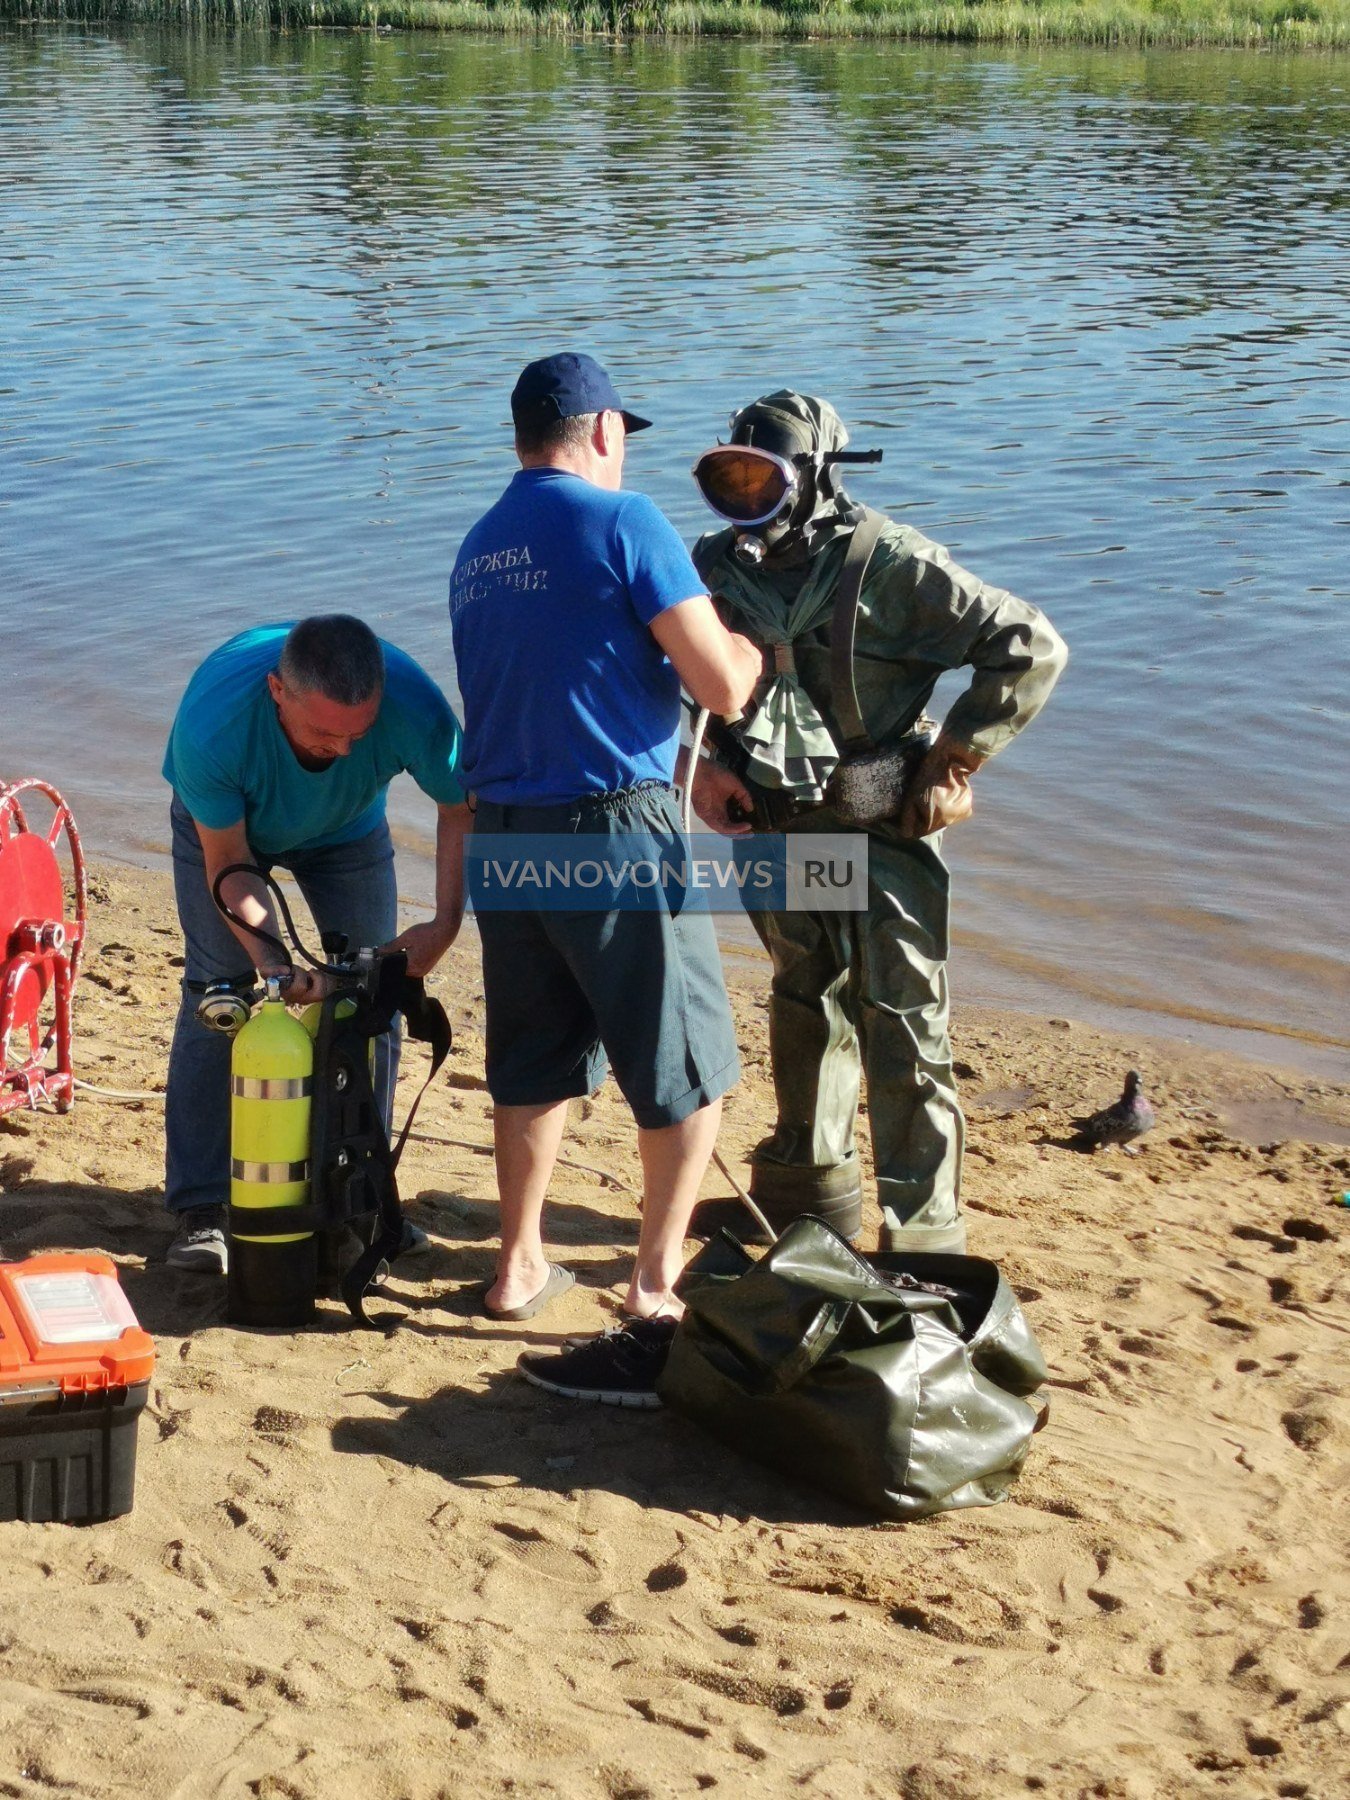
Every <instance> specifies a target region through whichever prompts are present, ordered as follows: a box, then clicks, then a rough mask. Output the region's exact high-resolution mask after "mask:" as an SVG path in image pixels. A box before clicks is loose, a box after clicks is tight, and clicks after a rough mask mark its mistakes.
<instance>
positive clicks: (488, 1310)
mask: <svg viewBox="0 0 1350 1800" xmlns="http://www.w3.org/2000/svg"><path fill="white" fill-rule="evenodd" d="M576 1279H577V1278H576V1276H575V1275H574V1274H573V1273H572V1271H571V1270H570V1269H560V1268H559V1267H558V1265H557V1263H550V1264H549V1265H548V1280H547V1281H546V1282H545V1283H544V1285H543V1287H541V1288H540V1290H539V1292H538V1293H537V1294H536V1295H535V1296H534V1298H533V1300H527V1301H526V1302H525V1304H524V1305H523V1306H508V1307H507V1308H506V1309H505V1311H503V1312H498V1311H497V1310H496V1308H495V1307H491V1306H489V1305H488V1303H487V1300H486V1299H484V1301H483V1316H484V1317H485V1318H488V1319H495V1320H496V1321H497V1322H498V1323H499V1324H504V1325H518V1324H520V1323H521V1322H522V1321H524V1320H525V1319H532V1318H533V1317H534V1315H535V1314H536V1313H539V1312H542V1311H543V1310H544V1308H545V1307H546V1306H547V1305H548V1303H549V1301H550V1300H556V1299H557V1298H558V1296H559V1294H565V1293H566V1292H567V1290H568V1288H570V1287H573V1286H575V1284H576ZM484 1292H485V1293H486V1290H484Z"/></svg>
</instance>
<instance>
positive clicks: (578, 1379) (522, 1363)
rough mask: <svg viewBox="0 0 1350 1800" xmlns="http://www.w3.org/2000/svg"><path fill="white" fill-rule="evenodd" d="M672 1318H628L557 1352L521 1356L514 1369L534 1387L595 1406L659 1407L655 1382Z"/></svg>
mask: <svg viewBox="0 0 1350 1800" xmlns="http://www.w3.org/2000/svg"><path fill="white" fill-rule="evenodd" d="M678 1324H679V1320H678V1319H633V1320H632V1321H630V1323H629V1324H627V1325H620V1326H617V1327H616V1328H615V1329H614V1330H613V1331H607V1332H605V1333H604V1335H603V1336H602V1337H596V1338H591V1339H590V1340H589V1342H587V1343H584V1344H579V1345H578V1346H577V1348H576V1349H575V1350H564V1351H563V1353H562V1354H561V1355H560V1356H539V1355H525V1356H522V1357H521V1358H520V1360H519V1362H518V1363H517V1364H516V1367H517V1368H518V1369H519V1370H520V1372H521V1374H522V1375H523V1376H524V1377H525V1379H526V1381H532V1382H533V1383H534V1385H535V1386H536V1387H541V1388H546V1389H547V1390H548V1392H549V1393H550V1394H562V1395H563V1396H564V1397H565V1398H566V1399H568V1400H589V1401H591V1402H592V1403H593V1404H594V1405H598V1406H636V1407H644V1408H652V1407H657V1406H660V1404H661V1397H660V1395H659V1394H658V1393H657V1391H656V1383H657V1380H658V1379H659V1377H660V1374H661V1371H662V1369H664V1368H665V1366H666V1357H667V1355H668V1354H669V1351H670V1345H671V1340H672V1338H673V1337H674V1336H675V1329H676V1327H677V1325H678Z"/></svg>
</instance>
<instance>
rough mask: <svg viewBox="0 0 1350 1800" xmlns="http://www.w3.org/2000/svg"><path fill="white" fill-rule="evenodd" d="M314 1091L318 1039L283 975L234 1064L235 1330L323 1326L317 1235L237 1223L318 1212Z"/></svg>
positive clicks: (241, 1039) (229, 1312) (230, 1306)
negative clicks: (249, 1217) (291, 1000)
mask: <svg viewBox="0 0 1350 1800" xmlns="http://www.w3.org/2000/svg"><path fill="white" fill-rule="evenodd" d="M313 1088H314V1039H313V1038H312V1037H311V1035H310V1033H309V1032H308V1031H306V1029H305V1027H304V1025H303V1024H302V1023H301V1021H300V1020H299V1019H295V1018H292V1017H291V1015H290V1013H288V1012H287V1010H286V1007H285V1005H284V1003H283V1002H282V999H281V985H280V983H279V982H278V981H277V980H276V979H275V977H273V978H271V979H269V981H268V983H267V997H266V999H265V1000H264V1001H263V1003H262V1005H261V1006H260V1007H259V1009H258V1011H257V1012H256V1013H255V1014H254V1015H253V1017H252V1018H251V1019H250V1020H249V1021H248V1023H247V1024H246V1025H244V1026H242V1027H241V1028H240V1030H239V1031H238V1032H237V1033H236V1035H235V1039H234V1046H233V1049H232V1052H231V1056H230V1206H231V1208H232V1221H231V1229H230V1261H229V1276H228V1288H227V1294H226V1302H225V1316H226V1318H227V1319H228V1320H229V1322H230V1324H232V1325H308V1324H309V1323H311V1321H312V1320H313V1318H314V1295H315V1289H316V1285H317V1279H318V1251H317V1244H316V1240H315V1236H314V1232H313V1230H312V1229H310V1230H301V1231H294V1232H286V1233H285V1234H283V1235H271V1234H270V1233H269V1235H266V1236H264V1235H258V1236H251V1235H249V1234H248V1232H247V1229H246V1225H247V1221H243V1223H244V1225H245V1229H244V1230H237V1229H236V1228H235V1223H234V1220H235V1218H237V1217H238V1215H239V1214H246V1213H248V1212H254V1211H256V1212H260V1213H261V1212H264V1211H266V1212H271V1211H272V1210H273V1209H277V1208H288V1209H305V1210H307V1209H308V1201H309V1186H310V1182H309V1175H310V1170H309V1149H310V1131H309V1126H310V1111H311V1095H312V1093H313ZM257 1222H258V1223H259V1224H260V1225H261V1224H263V1223H264V1221H263V1220H261V1219H259V1220H258V1221H257ZM281 1222H282V1223H284V1221H281ZM269 1223H270V1224H272V1225H273V1226H274V1225H275V1223H276V1221H269ZM297 1223H299V1221H298V1220H297Z"/></svg>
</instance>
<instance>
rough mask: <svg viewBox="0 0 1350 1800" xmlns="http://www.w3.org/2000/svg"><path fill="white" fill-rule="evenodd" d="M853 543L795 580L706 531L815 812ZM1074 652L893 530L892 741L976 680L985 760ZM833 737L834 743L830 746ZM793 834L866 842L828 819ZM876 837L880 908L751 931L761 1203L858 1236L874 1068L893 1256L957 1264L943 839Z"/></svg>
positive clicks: (800, 794) (867, 686)
mask: <svg viewBox="0 0 1350 1800" xmlns="http://www.w3.org/2000/svg"><path fill="white" fill-rule="evenodd" d="M769 398H770V399H771V400H772V401H774V402H776V403H777V404H778V406H779V407H780V408H784V409H785V410H787V411H788V412H790V413H792V414H794V415H796V416H799V417H800V418H801V419H802V421H803V423H804V426H805V427H806V429H807V431H808V432H809V433H810V434H811V435H812V436H813V437H814V440H815V447H820V448H839V447H842V445H843V443H844V442H846V441H847V434H846V433H845V432H844V428H843V426H842V423H841V422H840V421H839V419H838V416H837V414H835V412H834V411H833V409H832V408H831V407H829V406H828V405H826V404H825V403H823V402H819V401H814V400H811V399H810V398H809V397H806V396H799V395H795V394H791V393H787V392H784V393H780V394H778V395H774V396H770V397H769ZM757 404H759V405H763V404H766V402H760V403H757ZM834 505H835V503H834V502H831V507H832V508H833V507H834ZM850 535H851V526H850V525H849V524H847V523H846V522H845V523H837V522H834V521H832V522H830V523H829V525H828V527H827V529H826V530H825V531H823V532H817V533H816V534H815V536H814V541H813V546H812V551H811V554H810V556H809V557H807V558H802V556H801V553H800V551H799V552H798V566H797V567H796V568H793V567H791V566H784V564H785V563H786V564H788V565H790V563H791V561H792V553H791V551H790V550H789V552H788V554H787V556H786V557H784V556H782V555H780V554H775V555H773V556H771V557H770V558H769V560H768V561H767V562H765V563H762V564H760V565H759V566H758V567H748V566H746V564H745V563H743V562H742V561H740V560H739V559H738V558H737V557H736V556H735V555H734V553H733V550H734V545H735V541H736V536H737V533H736V531H735V529H728V530H724V531H718V532H713V533H709V534H708V535H707V536H705V537H703V538H702V539H700V541H699V543H698V545H697V546H696V548H695V551H694V561H695V563H696V565H697V567H698V569H699V572H700V574H701V575H702V576H703V579H704V580H705V581H706V582H707V584H708V588H709V591H710V592H711V593H712V594H713V595H714V597H715V598H716V600H717V602H718V607H719V611H720V612H721V614H722V616H723V617H724V619H725V620H726V622H727V623H728V624H729V625H730V626H732V628H733V629H735V630H737V631H741V632H744V633H745V634H746V635H747V636H749V637H751V638H752V639H753V640H754V641H756V642H757V643H759V644H761V645H763V646H765V647H766V649H769V650H770V651H776V654H775V655H772V656H771V657H770V659H769V667H770V668H771V669H772V668H773V667H774V665H775V664H776V665H777V669H778V672H777V673H776V674H774V675H771V676H770V677H769V679H768V681H767V684H766V687H765V688H763V689H762V690H761V692H760V696H759V698H760V709H759V713H758V715H757V717H758V724H757V726H754V727H753V729H752V732H751V737H752V739H753V738H754V737H755V736H756V735H757V736H758V738H759V740H760V741H759V742H753V741H752V742H749V743H747V744H745V745H744V748H745V749H746V750H748V751H749V752H750V763H751V767H750V770H749V773H750V774H751V775H752V776H753V777H754V779H755V780H756V781H758V782H759V783H760V784H761V785H763V786H765V787H767V788H769V789H771V790H772V789H778V790H779V792H780V793H781V794H786V795H790V796H793V797H795V798H796V800H797V802H798V804H801V803H802V802H803V801H806V802H808V803H809V802H810V801H812V800H815V799H816V798H817V796H818V794H819V791H820V784H821V782H822V781H823V778H824V776H825V775H827V774H828V772H829V767H830V765H831V763H832V761H833V755H832V748H833V746H834V745H838V744H840V743H841V742H842V738H841V736H840V732H839V727H838V724H837V721H836V718H835V715H834V711H833V706H832V695H831V680H830V654H829V645H830V626H831V609H832V605H833V599H834V592H835V588H836V586H837V583H838V580H839V575H840V571H841V570H842V567H843V562H844V556H845V553H846V549H847V543H848V538H849V536H850ZM775 565H777V566H775ZM780 646H789V648H787V649H783V648H780ZM1066 658H1067V652H1066V650H1065V647H1064V644H1063V642H1062V641H1061V639H1060V638H1059V637H1058V635H1057V634H1056V633H1055V631H1054V630H1053V628H1052V627H1051V626H1050V624H1049V623H1048V621H1047V620H1046V619H1045V617H1044V616H1043V615H1042V614H1041V613H1040V612H1039V611H1038V610H1037V608H1036V607H1034V606H1031V605H1029V604H1028V603H1027V602H1026V601H1024V600H1019V599H1017V598H1016V596H1015V595H1013V594H1010V593H1008V592H1007V591H1006V590H1004V589H1002V588H995V587H990V586H988V585H987V584H986V583H985V582H982V581H980V580H978V579H977V578H976V577H975V576H974V575H971V574H969V573H968V572H967V571H966V570H965V569H963V568H961V567H960V566H959V565H958V564H956V563H955V562H953V561H952V559H951V557H950V556H949V555H948V554H947V552H946V550H944V549H943V548H942V546H941V545H939V544H935V543H933V542H932V541H931V540H930V539H928V538H926V537H924V536H923V535H922V533H920V532H918V531H916V530H914V529H913V527H911V526H908V525H898V524H895V523H893V522H891V521H889V520H888V521H887V522H886V524H885V527H884V529H883V532H882V535H881V538H880V540H879V542H878V543H877V546H876V549H875V551H874V552H873V554H872V558H871V561H870V563H869V565H868V569H867V575H866V579H865V581H864V584H863V588H862V593H861V599H860V605H859V612H858V622H857V636H856V641H855V659H854V673H855V681H856V686H857V692H858V701H859V706H860V709H861V712H862V716H863V720H864V723H865V725H866V727H867V730H868V732H869V734H870V736H871V737H872V739H873V740H874V742H875V743H876V744H878V745H891V744H895V743H897V742H898V741H900V740H902V739H903V738H904V737H905V736H906V735H907V734H911V733H913V731H914V730H915V727H916V725H917V724H918V721H919V720H920V718H921V716H922V714H923V711H924V707H925V704H926V702H927V701H928V699H929V697H930V696H931V694H932V692H933V688H934V685H935V684H936V682H937V680H938V677H939V676H940V675H942V673H943V672H944V671H945V670H948V669H956V668H962V667H968V668H971V669H973V670H974V674H973V676H972V679H971V682H970V685H969V687H968V688H967V689H966V691H965V692H964V693H963V694H962V695H961V696H960V697H959V698H958V699H957V701H956V702H955V704H954V705H953V706H952V708H951V710H950V712H949V713H948V714H947V717H946V720H945V723H944V726H943V735H944V737H946V738H952V739H955V740H956V741H957V742H958V743H959V744H961V745H964V746H966V747H968V749H969V750H971V751H972V752H974V753H975V754H976V756H977V757H978V758H979V759H984V758H987V757H990V756H993V755H995V754H996V753H997V752H998V751H1000V750H1002V749H1003V747H1004V746H1005V745H1006V744H1008V743H1010V742H1011V741H1012V739H1013V738H1014V737H1015V736H1016V735H1017V733H1018V732H1019V731H1021V729H1022V728H1023V726H1025V725H1026V724H1027V723H1028V722H1029V721H1030V720H1031V719H1033V718H1034V717H1035V715H1036V714H1037V713H1038V712H1039V711H1040V709H1041V707H1042V706H1043V705H1044V704H1045V701H1046V699H1047V697H1048V695H1049V693H1050V690H1051V688H1052V687H1053V686H1054V684H1055V681H1056V680H1057V679H1058V676H1059V674H1060V672H1061V670H1062V669H1063V667H1064V664H1065V661H1066ZM766 721H768V723H766ZM821 726H823V727H824V729H825V731H826V732H828V733H829V734H830V738H831V739H832V744H830V743H825V744H823V746H822V739H821V736H820V727H821ZM822 747H823V749H824V751H825V755H824V757H823V759H822V757H821V755H820V754H819V753H820V751H821V749H822ZM813 752H814V753H815V754H814V755H813V754H812V753H813ZM794 788H795V794H794ZM785 829H788V830H803V831H811V832H831V831H842V830H845V829H850V828H848V827H845V826H844V825H842V824H841V822H840V821H839V820H838V819H837V818H836V817H835V816H834V815H833V813H832V812H831V811H830V809H829V808H828V806H824V805H818V806H813V807H811V808H810V810H805V811H801V812H800V813H798V814H797V815H796V817H795V818H794V819H793V820H792V822H791V823H789V824H788V825H786V826H785ZM868 839H869V887H868V892H869V904H868V908H867V911H866V912H865V913H807V912H795V913H765V914H760V915H758V916H757V917H756V918H755V921H754V923H755V926H756V929H757V931H758V933H759V935H760V938H761V939H762V941H763V943H764V945H765V947H766V949H767V950H768V951H769V954H770V956H771V957H772V959H773V987H772V997H771V1001H770V1014H769V1018H770V1047H771V1052H772V1059H773V1075H774V1087H775V1091H776V1095H777V1103H778V1122H777V1126H776V1129H775V1130H774V1132H773V1134H772V1135H771V1136H770V1137H769V1138H767V1139H766V1140H765V1141H764V1142H763V1143H761V1144H760V1145H759V1147H758V1148H757V1150H756V1152H755V1155H754V1159H753V1167H752V1176H751V1191H752V1193H753V1194H754V1195H755V1198H756V1199H757V1200H758V1201H759V1202H760V1204H761V1206H763V1207H764V1208H765V1210H766V1211H767V1212H768V1213H769V1214H770V1216H771V1218H773V1220H774V1223H775V1224H781V1223H782V1222H783V1221H784V1220H785V1219H787V1218H790V1217H792V1216H794V1215H795V1214H796V1213H798V1212H802V1211H815V1212H821V1213H823V1214H824V1215H825V1216H826V1217H831V1218H833V1219H834V1220H835V1221H836V1222H837V1223H839V1224H840V1225H841V1228H843V1229H845V1230H848V1229H849V1227H850V1225H851V1226H852V1228H853V1229H855V1230H856V1228H857V1221H858V1213H857V1199H858V1196H859V1193H860V1184H859V1180H858V1174H857V1169H858V1164H857V1153H856V1150H855V1147H854V1120H855V1115H856V1112H857V1104H858V1093H859V1077H860V1072H861V1069H862V1068H864V1067H865V1069H866V1072H867V1091H868V1106H869V1115H870V1124H871V1134H872V1147H873V1155H874V1159H875V1165H876V1175H877V1189H878V1200H879V1202H880V1205H881V1209H882V1216H883V1232H882V1239H883V1246H884V1247H894V1248H907V1249H915V1250H943V1251H960V1250H962V1249H964V1241H965V1227H964V1222H963V1220H962V1218H961V1214H960V1181H961V1159H962V1148H963V1142H964V1130H965V1124H964V1119H963V1117H962V1113H961V1107H960V1104H959V1101H958V1099H957V1093H956V1084H955V1080H954V1078H953V1075H952V1060H951V1047H950V1043H949V1039H948V999H947V977H946V969H945V961H946V957H947V951H948V912H949V879H948V872H947V867H946V864H945V863H944V862H943V860H942V855H941V839H942V833H941V832H940V831H938V832H935V833H933V834H932V835H931V836H928V837H918V838H914V837H911V838H907V837H905V836H903V835H902V834H901V832H900V829H899V827H898V826H896V825H892V824H890V823H886V824H881V825H877V826H874V827H869V828H868Z"/></svg>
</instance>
